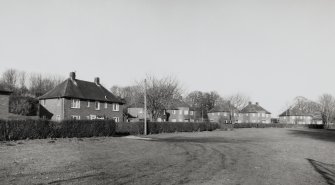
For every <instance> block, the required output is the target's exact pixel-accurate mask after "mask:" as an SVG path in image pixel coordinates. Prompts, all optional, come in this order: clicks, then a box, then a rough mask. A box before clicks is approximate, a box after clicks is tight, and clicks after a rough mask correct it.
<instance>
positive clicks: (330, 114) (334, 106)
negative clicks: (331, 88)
mask: <svg viewBox="0 0 335 185" xmlns="http://www.w3.org/2000/svg"><path fill="white" fill-rule="evenodd" d="M319 104H320V113H321V116H322V122H323V123H324V124H325V125H326V126H328V125H329V123H330V122H331V121H332V120H333V119H334V115H335V98H334V97H333V96H332V95H331V94H323V95H321V96H320V97H319Z"/></svg>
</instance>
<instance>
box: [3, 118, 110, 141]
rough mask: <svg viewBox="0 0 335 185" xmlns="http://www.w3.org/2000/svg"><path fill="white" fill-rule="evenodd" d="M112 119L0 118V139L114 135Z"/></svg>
mask: <svg viewBox="0 0 335 185" xmlns="http://www.w3.org/2000/svg"><path fill="white" fill-rule="evenodd" d="M115 127H116V125H115V122H114V121H113V120H69V121H62V122H53V121H48V120H8V121H7V120H6V121H5V120H0V140H1V141H4V140H20V139H45V138H64V137H93V136H113V135H115V129H116V128H115Z"/></svg>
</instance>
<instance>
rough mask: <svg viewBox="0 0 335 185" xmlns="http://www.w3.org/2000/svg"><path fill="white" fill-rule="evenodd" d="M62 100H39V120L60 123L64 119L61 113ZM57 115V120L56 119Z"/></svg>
mask: <svg viewBox="0 0 335 185" xmlns="http://www.w3.org/2000/svg"><path fill="white" fill-rule="evenodd" d="M63 100H64V98H55V99H46V100H39V103H40V108H39V109H40V110H39V115H40V117H41V118H46V119H51V120H53V121H60V120H63V119H64V114H63V111H62V107H63ZM57 115H58V116H59V118H57Z"/></svg>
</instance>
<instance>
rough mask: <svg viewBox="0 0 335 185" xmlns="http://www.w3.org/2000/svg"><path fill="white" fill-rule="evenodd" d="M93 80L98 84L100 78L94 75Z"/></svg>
mask: <svg viewBox="0 0 335 185" xmlns="http://www.w3.org/2000/svg"><path fill="white" fill-rule="evenodd" d="M94 82H95V83H96V84H98V85H100V78H99V77H95V78H94Z"/></svg>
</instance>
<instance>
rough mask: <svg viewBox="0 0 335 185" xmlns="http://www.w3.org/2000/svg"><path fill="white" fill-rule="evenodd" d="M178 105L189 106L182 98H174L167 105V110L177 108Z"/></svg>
mask: <svg viewBox="0 0 335 185" xmlns="http://www.w3.org/2000/svg"><path fill="white" fill-rule="evenodd" d="M180 107H189V108H190V106H189V105H188V104H187V103H185V102H184V101H183V100H179V99H175V100H173V101H172V103H171V105H169V106H168V108H167V110H178V109H179V108H180Z"/></svg>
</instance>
